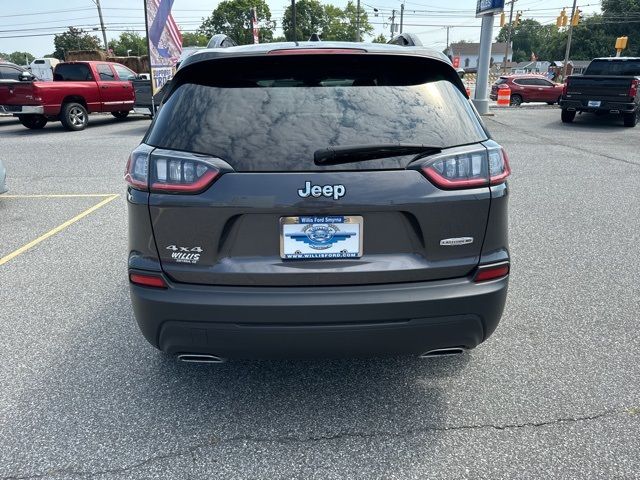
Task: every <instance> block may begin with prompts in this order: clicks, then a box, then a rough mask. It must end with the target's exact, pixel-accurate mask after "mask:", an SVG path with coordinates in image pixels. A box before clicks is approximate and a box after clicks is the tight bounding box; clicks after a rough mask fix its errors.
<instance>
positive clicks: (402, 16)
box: [400, 2, 404, 33]
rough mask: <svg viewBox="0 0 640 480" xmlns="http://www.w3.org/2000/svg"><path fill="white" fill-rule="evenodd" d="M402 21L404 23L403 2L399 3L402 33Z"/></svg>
mask: <svg viewBox="0 0 640 480" xmlns="http://www.w3.org/2000/svg"><path fill="white" fill-rule="evenodd" d="M403 23H404V2H402V3H401V4H400V33H402V25H403Z"/></svg>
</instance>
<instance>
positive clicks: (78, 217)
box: [0, 194, 120, 265]
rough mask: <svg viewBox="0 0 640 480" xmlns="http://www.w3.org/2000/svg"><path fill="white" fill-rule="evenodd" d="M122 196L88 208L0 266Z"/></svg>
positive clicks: (0, 262)
mask: <svg viewBox="0 0 640 480" xmlns="http://www.w3.org/2000/svg"><path fill="white" fill-rule="evenodd" d="M119 196H120V195H118V194H113V195H111V196H109V197H107V198H105V199H104V200H102V201H101V202H99V203H98V204H96V205H94V206H93V207H91V208H87V209H86V210H85V211H84V212H82V213H79V214H78V215H76V216H75V217H73V218H72V219H70V220H67V221H66V222H64V223H63V224H62V225H58V226H57V227H55V228H53V229H51V230H49V231H48V232H47V233H45V234H43V235H40V236H39V237H38V238H36V239H35V240H32V241H31V242H29V243H27V244H26V245H23V246H22V247H20V248H19V249H17V250H14V251H13V252H11V253H10V254H9V255H7V256H5V257H2V258H0V265H4V264H5V263H7V262H8V261H10V260H12V259H14V258H16V257H17V256H18V255H21V254H23V253H24V252H26V251H27V250H29V249H30V248H33V247H35V246H36V245H38V244H39V243H40V242H42V241H44V240H46V239H47V238H49V237H51V236H52V235H55V234H56V233H59V232H61V231H62V230H64V229H65V228H67V227H68V226H69V225H72V224H74V223H76V222H77V221H78V220H81V219H83V218H84V217H86V216H87V215H89V214H90V213H93V212H95V211H96V210H98V209H99V208H102V207H104V206H105V205H106V204H107V203H109V202H111V201H112V200H115V199H116V198H118V197H119Z"/></svg>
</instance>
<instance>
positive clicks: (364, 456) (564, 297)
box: [0, 107, 640, 480]
mask: <svg viewBox="0 0 640 480" xmlns="http://www.w3.org/2000/svg"><path fill="white" fill-rule="evenodd" d="M582 117H583V118H580V117H579V118H578V119H577V121H576V123H575V124H573V125H562V124H561V123H560V112H559V111H558V110H557V109H555V108H537V109H527V108H526V107H523V108H519V109H508V110H505V111H499V112H497V115H496V116H495V117H490V118H487V120H486V123H487V126H488V127H489V129H490V130H491V132H492V133H493V135H494V137H495V138H496V140H497V141H498V142H500V143H502V144H503V145H504V146H505V147H506V148H507V150H508V152H509V154H510V157H511V161H512V168H513V171H514V174H513V179H512V180H511V182H510V185H511V215H510V223H511V249H512V255H513V270H512V277H511V285H510V293H509V299H508V302H507V307H506V311H505V315H504V317H503V320H502V322H501V324H500V326H499V327H498V330H497V331H496V333H495V334H494V335H493V336H492V337H491V338H490V339H489V340H488V341H487V342H486V343H484V344H482V345H481V346H480V347H478V348H477V349H475V350H474V351H472V352H471V353H470V354H468V355H465V356H462V357H452V358H436V359H431V360H428V361H426V360H422V361H421V360H418V359H414V358H391V359H373V360H355V361H348V360H333V361H295V362H293V361H291V362H289V361H278V362H248V361H245V362H232V363H227V364H222V365H202V366H198V365H188V364H178V363H176V362H174V361H173V360H172V359H170V358H167V357H165V356H164V355H162V354H160V353H159V352H157V351H155V350H154V349H153V348H152V347H150V346H149V345H148V344H147V343H146V342H145V340H144V339H143V338H142V336H141V335H140V333H139V331H138V329H137V326H136V325H135V321H134V319H133V317H132V313H131V308H130V305H129V299H128V291H127V284H126V210H125V203H124V198H122V197H120V198H119V199H117V200H115V201H113V202H111V203H110V204H108V205H106V206H105V207H103V208H101V209H100V210H98V211H96V212H94V213H93V214H91V215H90V216H88V217H86V218H84V219H83V220H81V221H79V222H77V223H75V224H74V225H72V226H70V227H69V228H68V229H67V230H65V231H64V232H61V233H60V234H58V235H55V236H54V237H51V238H49V239H47V240H46V241H45V242H43V243H41V244H40V245H38V246H37V247H36V248H34V249H32V250H30V251H28V252H27V253H25V254H23V255H20V256H19V257H17V258H15V259H13V260H12V261H10V262H9V263H7V264H5V265H3V266H1V267H0V286H1V288H0V318H1V319H2V321H1V322H0V345H1V346H2V348H0V479H1V480H6V479H22V478H25V479H26V478H34V479H35V478H38V479H40V478H42V479H56V480H58V479H79V478H91V479H150V478H163V479H164V478H177V479H201V478H211V479H217V478H220V479H236V478H237V479H242V478H282V479H293V478H295V479H297V478H300V479H345V478H348V479H375V478H381V479H382V478H384V479H396V478H397V479H406V478H429V479H502V478H509V479H511V478H516V479H520V478H522V479H528V478H543V479H544V478H552V479H564V478H566V479H575V478H580V479H590V478H594V479H595V478H598V479H599V478H616V479H635V478H640V454H639V453H638V452H640V440H639V439H640V393H639V392H640V389H639V388H638V378H640V368H639V367H638V362H637V359H638V358H639V353H640V342H639V341H638V339H637V336H636V334H635V332H636V328H637V321H638V317H639V314H640V285H639V284H640V282H639V275H638V271H639V270H640V268H639V267H640V256H639V255H638V244H639V243H640V229H639V228H638V226H639V223H640V220H638V219H639V218H640V194H639V193H638V185H640V168H638V164H639V163H640V162H639V161H638V156H637V145H639V144H640V143H639V142H640V128H636V129H625V128H623V127H622V126H621V125H619V124H618V123H616V122H615V121H614V120H612V119H607V118H598V119H596V118H595V117H592V118H589V117H587V116H582ZM147 126H148V121H147V120H145V119H139V118H136V117H134V118H132V119H130V120H127V121H125V122H123V123H118V122H114V121H113V120H112V119H111V118H110V117H100V116H98V117H92V118H91V123H90V127H89V128H88V129H87V130H85V131H83V132H78V133H69V132H66V131H64V130H62V129H61V128H60V129H58V128H57V127H56V125H55V124H53V125H51V126H47V128H45V129H44V130H43V131H41V132H31V131H28V130H26V129H24V128H23V127H22V126H21V125H19V124H18V123H16V122H15V121H13V120H12V119H7V118H0V136H1V137H2V139H3V146H5V145H6V149H3V150H2V153H0V154H1V155H3V161H4V163H5V165H6V166H7V169H8V175H9V180H10V184H9V186H10V188H11V193H12V194H27V193H44V192H47V193H81V192H84V193H96V192H100V193H104V192H107V193H111V192H113V193H121V192H123V191H124V184H123V182H122V172H123V171H124V165H125V162H126V158H127V154H128V152H129V151H130V150H131V149H132V148H133V147H134V146H135V145H136V144H137V143H138V141H139V139H140V138H141V136H142V134H143V133H144V131H145V129H146V127H147ZM26 142H29V149H30V151H32V152H34V153H33V154H31V155H29V156H28V157H25V156H18V157H16V156H13V155H11V156H7V153H5V152H15V151H19V150H20V149H24V148H25V144H26ZM38 202H39V203H38V206H37V207H35V206H34V207H29V205H28V202H25V201H22V200H20V201H19V202H16V203H9V201H8V200H2V198H1V197H0V218H2V219H3V220H2V224H1V225H2V237H1V238H7V235H9V237H8V238H10V239H11V245H13V244H14V243H15V242H17V241H19V240H21V239H22V240H24V241H25V242H26V241H28V240H31V238H26V237H28V236H29V235H31V236H33V237H35V236H37V235H39V234H40V233H41V232H42V230H43V229H45V230H46V228H49V227H48V225H49V223H50V221H51V218H52V214H51V213H50V212H55V215H64V214H66V213H65V212H66V211H67V210H68V211H69V213H70V214H71V215H73V214H75V213H77V211H78V210H81V209H83V208H85V204H86V202H87V201H86V199H84V200H82V199H81V200H78V203H75V204H73V203H72V201H70V200H65V201H64V202H60V203H54V202H52V203H49V204H47V205H45V204H44V203H43V202H41V201H40V200H39V201H38ZM30 208H32V209H30ZM16 209H17V210H16ZM23 209H24V211H23ZM27 209H29V210H27ZM7 218H8V219H9V220H10V222H9V223H8V224H7V223H6V219H7ZM38 218H40V219H41V220H38ZM56 221H57V220H56ZM12 222H13V223H12Z"/></svg>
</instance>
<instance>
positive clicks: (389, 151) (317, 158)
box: [313, 143, 441, 165]
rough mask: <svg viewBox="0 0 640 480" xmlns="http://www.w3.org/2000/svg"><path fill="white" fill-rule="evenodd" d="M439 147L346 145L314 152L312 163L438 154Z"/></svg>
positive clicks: (392, 144)
mask: <svg viewBox="0 0 640 480" xmlns="http://www.w3.org/2000/svg"><path fill="white" fill-rule="evenodd" d="M440 151H441V149H440V148H439V147H433V146H430V145H420V144H415V143H381V144H379V145H346V146H343V147H329V148H322V149H320V150H316V151H315V152H314V153H313V162H314V163H315V164H316V165H341V164H343V163H351V162H363V161H365V160H375V159H378V158H388V157H399V156H402V155H426V154H433V153H438V152H440Z"/></svg>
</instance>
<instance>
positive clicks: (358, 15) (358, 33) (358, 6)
mask: <svg viewBox="0 0 640 480" xmlns="http://www.w3.org/2000/svg"><path fill="white" fill-rule="evenodd" d="M352 5H353V4H352ZM359 41H360V0H358V3H357V5H356V42H359Z"/></svg>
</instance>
